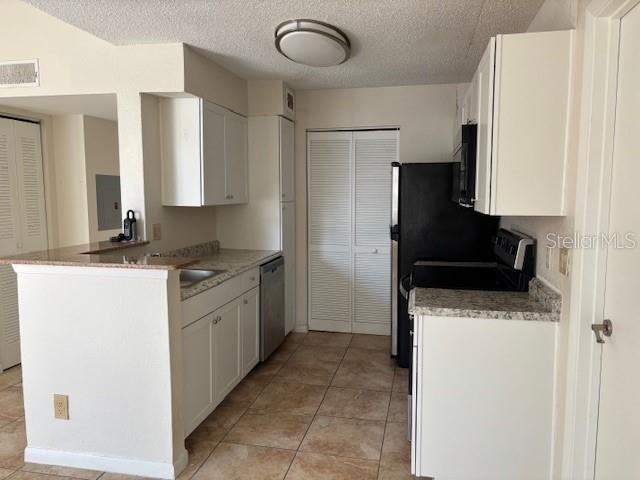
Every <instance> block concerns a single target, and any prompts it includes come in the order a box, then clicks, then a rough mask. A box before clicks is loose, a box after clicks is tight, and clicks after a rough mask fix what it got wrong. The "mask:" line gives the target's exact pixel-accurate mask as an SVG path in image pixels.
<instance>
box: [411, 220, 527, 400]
mask: <svg viewBox="0 0 640 480" xmlns="http://www.w3.org/2000/svg"><path fill="white" fill-rule="evenodd" d="M493 256H494V259H493V261H490V262H466V261H463V262H460V261H442V260H418V261H416V262H414V263H413V267H412V269H411V273H410V274H409V275H406V276H405V277H404V278H402V279H401V280H400V295H401V296H402V297H404V298H403V299H404V301H405V302H406V301H408V298H409V292H410V291H411V289H413V288H446V289H456V290H494V291H496V290H498V291H510V292H526V291H528V289H529V281H530V280H531V279H532V278H533V277H534V275H535V241H534V240H533V239H532V238H531V237H529V236H527V235H524V234H522V233H519V232H516V231H512V230H506V229H504V228H501V229H499V230H498V232H497V233H496V237H495V239H494V242H493ZM408 324H409V331H410V334H412V332H413V318H412V317H411V316H409V321H408ZM409 345H413V339H411V342H410V343H409ZM409 359H410V361H409V379H411V371H412V368H411V367H412V365H411V355H409ZM409 395H411V381H409Z"/></svg>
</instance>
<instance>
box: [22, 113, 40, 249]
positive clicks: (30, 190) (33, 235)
mask: <svg viewBox="0 0 640 480" xmlns="http://www.w3.org/2000/svg"><path fill="white" fill-rule="evenodd" d="M14 128H15V145H16V164H17V172H18V185H19V187H20V188H19V189H18V192H19V195H20V207H21V208H20V210H21V229H20V230H21V232H22V235H21V250H22V252H34V251H38V250H45V249H46V248H47V218H46V214H45V205H44V179H43V174H42V146H41V140H40V125H38V124H35V123H27V122H15V124H14Z"/></svg>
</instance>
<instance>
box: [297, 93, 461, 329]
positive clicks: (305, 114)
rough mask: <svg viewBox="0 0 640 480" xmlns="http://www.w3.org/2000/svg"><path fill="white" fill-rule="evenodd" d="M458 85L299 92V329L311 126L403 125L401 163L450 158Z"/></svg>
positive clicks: (303, 316) (303, 308) (303, 312)
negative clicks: (308, 149) (307, 140)
mask: <svg viewBox="0 0 640 480" xmlns="http://www.w3.org/2000/svg"><path fill="white" fill-rule="evenodd" d="M456 90H457V86H456V85H454V84H451V85H416V86H407V87H381V88H353V89H339V90H305V91H298V92H296V100H297V105H296V128H295V130H296V133H295V135H296V138H295V141H296V147H295V149H296V285H298V287H297V288H296V319H297V322H298V324H297V328H298V329H301V328H306V326H307V154H306V145H307V142H306V132H307V130H313V129H333V128H347V129H348V128H365V127H366V128H371V127H374V128H377V127H399V128H400V161H401V162H402V163H410V162H446V161H449V160H450V158H451V155H452V153H453V125H454V121H455V116H456Z"/></svg>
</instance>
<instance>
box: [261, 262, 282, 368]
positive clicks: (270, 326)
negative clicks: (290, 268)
mask: <svg viewBox="0 0 640 480" xmlns="http://www.w3.org/2000/svg"><path fill="white" fill-rule="evenodd" d="M284 328H285V327H284V257H278V258H276V259H275V260H272V261H270V262H269V263H265V264H264V265H262V266H261V267H260V360H261V361H263V362H264V361H265V360H266V359H267V358H269V356H270V355H271V354H272V353H273V352H274V351H275V350H276V349H277V348H278V347H279V346H280V344H281V343H282V342H283V341H284V336H285V335H284Z"/></svg>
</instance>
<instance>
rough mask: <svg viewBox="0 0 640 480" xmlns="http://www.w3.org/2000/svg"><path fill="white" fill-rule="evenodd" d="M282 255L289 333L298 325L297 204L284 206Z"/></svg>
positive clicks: (285, 310) (287, 328)
mask: <svg viewBox="0 0 640 480" xmlns="http://www.w3.org/2000/svg"><path fill="white" fill-rule="evenodd" d="M280 228H281V230H282V232H281V235H282V255H283V256H284V327H285V333H289V332H290V331H291V330H293V328H294V327H295V325H296V320H295V299H296V279H295V275H296V204H295V203H283V204H282V220H281V227H280Z"/></svg>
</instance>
